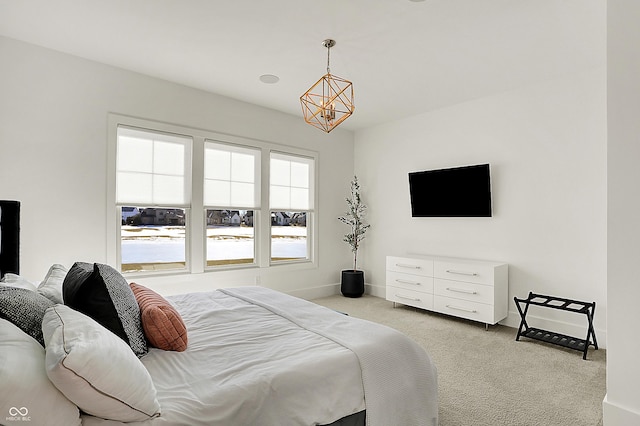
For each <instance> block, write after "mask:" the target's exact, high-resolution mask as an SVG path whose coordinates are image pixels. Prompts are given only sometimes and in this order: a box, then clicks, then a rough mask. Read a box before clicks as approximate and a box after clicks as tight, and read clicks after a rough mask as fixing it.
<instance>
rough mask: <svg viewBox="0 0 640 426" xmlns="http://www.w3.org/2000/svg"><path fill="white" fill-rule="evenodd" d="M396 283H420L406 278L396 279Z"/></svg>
mask: <svg viewBox="0 0 640 426" xmlns="http://www.w3.org/2000/svg"><path fill="white" fill-rule="evenodd" d="M396 282H397V283H402V284H411V285H422V284H420V283H417V282H415V281H407V280H401V279H396Z"/></svg>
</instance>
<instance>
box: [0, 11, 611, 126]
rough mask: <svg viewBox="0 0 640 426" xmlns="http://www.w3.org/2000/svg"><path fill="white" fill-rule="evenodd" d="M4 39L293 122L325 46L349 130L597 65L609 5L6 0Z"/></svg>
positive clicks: (0, 24)
mask: <svg viewBox="0 0 640 426" xmlns="http://www.w3.org/2000/svg"><path fill="white" fill-rule="evenodd" d="M0 35H3V36H6V37H9V38H14V39H18V40H22V41H26V42H29V43H33V44H37V45H41V46H44V47H48V48H51V49H54V50H58V51H62V52H66V53H69V54H72V55H76V56H80V57H83V58H87V59H91V60H95V61H98V62H102V63H105V64H110V65H113V66H116V67H121V68H125V69H128V70H132V71H136V72H140V73H143V74H147V75H150V76H154V77H158V78H162V79H165V80H169V81H173V82H176V83H180V84H184V85H186V86H190V87H194V88H198V89H203V90H206V91H210V92H214V93H218V94H221V95H224V96H228V97H231V98H235V99H239V100H242V101H246V102H250V103H253V104H257V105H261V106H265V107H268V108H272V109H275V110H279V111H283V112H286V113H290V114H295V115H298V116H300V117H302V110H301V106H300V102H299V97H300V95H301V94H302V93H304V92H305V91H306V90H307V89H308V88H309V87H310V86H311V85H312V84H313V83H315V82H316V80H317V79H319V78H320V77H321V76H322V75H323V74H325V73H326V65H327V51H326V48H324V47H323V46H322V41H323V40H324V39H326V38H333V39H335V40H336V41H337V45H336V46H335V47H334V48H332V49H331V73H332V74H335V75H337V76H340V77H342V78H345V79H347V80H350V81H352V82H353V86H354V92H355V105H356V109H355V112H354V114H353V116H352V117H350V118H349V119H348V120H347V121H345V122H344V123H343V124H342V125H341V127H343V128H347V129H351V130H357V129H360V128H365V127H369V126H372V125H375V124H377V123H381V122H386V121H392V120H396V119H398V118H402V117H405V116H409V115H414V114H418V113H422V112H426V111H430V110H434V109H438V108H443V107H446V106H449V105H454V104H457V103H461V102H465V101H468V100H471V99H477V98H481V97H484V96H488V95H491V94H494V93H500V92H504V91H508V90H512V89H514V88H517V87H521V86H525V85H530V84H535V83H536V82H540V81H544V80H548V79H551V78H555V77H559V76H567V75H571V74H572V73H579V72H583V71H585V70H587V69H590V68H594V67H604V65H605V60H606V2H605V1H604V0H562V1H559V0H424V1H416V0H414V1H410V0H324V1H314V2H312V1H309V0H270V1H264V0H231V1H229V0H227V1H222V0H183V1H178V0H56V1H51V0H0ZM263 74H274V75H277V76H278V77H279V79H280V80H279V82H278V83H276V84H265V83H262V82H261V81H260V79H259V77H260V76H261V75H263Z"/></svg>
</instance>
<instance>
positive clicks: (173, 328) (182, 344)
mask: <svg viewBox="0 0 640 426" xmlns="http://www.w3.org/2000/svg"><path fill="white" fill-rule="evenodd" d="M129 285H130V287H131V290H133V294H134V296H135V297H136V301H137V302H138V306H140V317H141V320H142V328H143V330H144V335H145V336H146V338H147V340H148V341H149V344H150V345H151V346H154V347H156V348H159V349H164V350H165V351H178V352H182V351H184V350H185V349H187V327H186V326H185V324H184V321H183V320H182V317H181V316H180V314H179V313H178V311H176V309H175V308H174V307H173V305H171V303H169V301H167V300H166V299H165V298H164V297H162V296H160V295H159V294H158V293H156V292H155V291H153V290H151V289H149V288H147V287H144V286H142V285H140V284H136V283H131V284H129Z"/></svg>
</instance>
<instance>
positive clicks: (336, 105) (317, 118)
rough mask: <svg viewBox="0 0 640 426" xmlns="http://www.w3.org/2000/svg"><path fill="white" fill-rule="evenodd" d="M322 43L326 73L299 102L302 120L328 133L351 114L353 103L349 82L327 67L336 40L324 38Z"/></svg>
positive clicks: (351, 88) (351, 86)
mask: <svg viewBox="0 0 640 426" xmlns="http://www.w3.org/2000/svg"><path fill="white" fill-rule="evenodd" d="M322 45H323V46H324V47H326V48H327V73H326V74H325V75H323V76H322V77H321V78H320V80H318V81H317V82H316V83H315V84H314V85H313V86H311V87H310V88H309V90H307V91H306V92H305V93H304V94H303V95H302V96H300V103H301V104H302V114H303V115H304V121H306V122H307V123H309V124H311V125H312V126H314V127H317V128H318V129H321V130H324V131H325V132H327V133H329V132H330V131H332V130H333V129H335V128H336V127H337V126H338V125H339V124H340V123H342V122H343V121H344V120H346V119H347V118H349V116H350V115H351V114H353V110H354V109H355V105H354V104H353V85H352V84H351V82H350V81H347V80H345V79H343V78H340V77H338V76H335V75H332V74H331V70H330V69H329V53H330V51H331V48H332V47H333V46H335V45H336V41H335V40H331V39H326V40H324V41H323V42H322Z"/></svg>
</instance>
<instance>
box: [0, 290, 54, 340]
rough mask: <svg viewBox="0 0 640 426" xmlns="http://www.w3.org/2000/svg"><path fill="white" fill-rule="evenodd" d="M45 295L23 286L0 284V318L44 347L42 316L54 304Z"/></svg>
mask: <svg viewBox="0 0 640 426" xmlns="http://www.w3.org/2000/svg"><path fill="white" fill-rule="evenodd" d="M54 305H55V303H53V302H52V301H51V300H49V299H47V298H46V297H44V296H42V295H40V294H38V293H36V292H34V291H31V290H27V289H24V288H17V287H5V286H0V318H4V319H6V320H8V321H10V322H12V323H13V324H15V325H16V326H18V327H19V328H20V329H21V330H22V331H24V332H25V333H27V334H28V335H29V336H31V337H33V338H34V339H36V340H37V341H38V343H40V344H41V345H42V346H43V347H44V338H43V336H42V318H43V317H44V312H45V311H46V310H47V308H50V307H51V306H54Z"/></svg>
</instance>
